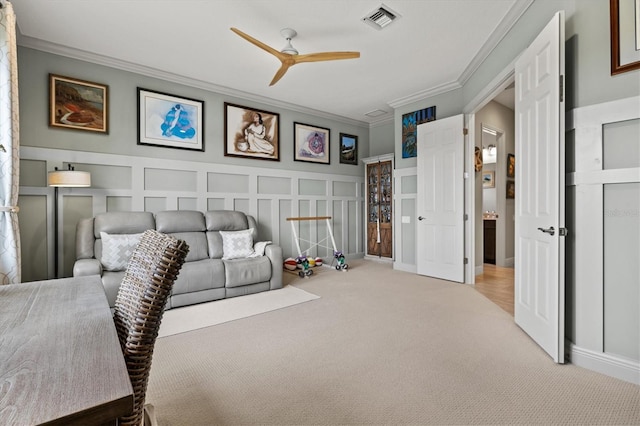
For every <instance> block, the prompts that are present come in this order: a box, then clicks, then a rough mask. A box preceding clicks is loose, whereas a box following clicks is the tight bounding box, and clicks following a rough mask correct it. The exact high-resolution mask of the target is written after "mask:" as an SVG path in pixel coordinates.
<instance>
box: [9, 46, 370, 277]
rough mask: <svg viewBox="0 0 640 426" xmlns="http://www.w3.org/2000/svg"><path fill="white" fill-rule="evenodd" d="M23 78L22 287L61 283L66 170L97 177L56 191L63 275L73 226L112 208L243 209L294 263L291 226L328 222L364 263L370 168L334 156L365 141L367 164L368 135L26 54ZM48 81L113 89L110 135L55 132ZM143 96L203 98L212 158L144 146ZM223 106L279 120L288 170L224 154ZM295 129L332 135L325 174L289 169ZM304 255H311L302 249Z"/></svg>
mask: <svg viewBox="0 0 640 426" xmlns="http://www.w3.org/2000/svg"><path fill="white" fill-rule="evenodd" d="M18 69H19V89H20V121H21V123H20V124H21V126H20V127H21V147H22V148H21V169H22V170H21V181H20V198H19V205H20V206H21V211H20V215H19V219H20V226H21V229H22V230H23V231H22V254H23V256H22V259H23V261H22V266H23V267H22V269H23V272H22V276H23V280H24V281H32V280H37V279H46V278H47V277H52V276H53V275H52V274H53V265H52V263H53V253H54V244H53V235H54V232H53V219H52V217H53V189H52V188H48V187H47V186H46V185H47V184H46V174H47V171H51V170H53V168H54V167H65V166H66V165H67V164H68V163H72V164H74V165H75V166H76V169H77V170H85V171H90V172H91V173H92V187H91V188H88V189H76V188H74V189H68V188H63V189H61V190H60V197H59V200H60V203H61V208H60V210H59V211H60V212H61V215H60V223H61V224H62V225H63V231H62V235H61V241H62V243H61V244H62V245H61V251H60V256H61V259H62V263H63V268H62V272H63V273H62V275H63V276H69V275H71V273H72V272H71V268H72V265H73V260H74V257H75V245H74V238H75V225H76V223H77V221H78V220H79V219H81V218H83V217H91V216H93V215H95V214H97V213H100V212H103V211H113V210H120V211H122V210H146V211H153V212H156V211H159V210H165V209H166V210H172V209H181V210H185V209H190V210H201V211H203V210H209V209H232V210H241V211H244V212H246V213H248V214H252V215H254V216H256V219H258V221H259V225H260V230H259V231H260V232H259V233H260V234H261V238H262V239H264V240H273V241H274V243H279V244H281V245H282V246H283V249H284V253H285V256H296V255H297V254H298V253H297V248H296V247H295V244H294V241H293V236H292V231H291V227H290V222H288V221H286V218H287V217H292V216H293V217H296V216H314V215H318V216H324V215H329V216H332V217H333V219H332V225H333V232H334V234H335V238H336V246H337V248H338V249H339V250H342V251H344V252H345V254H347V256H350V257H362V256H363V255H364V249H363V242H364V237H363V232H362V223H363V217H364V216H363V199H362V188H363V181H364V166H363V165H362V164H361V163H360V162H359V164H357V165H350V164H340V162H339V149H338V147H339V134H340V133H341V132H343V133H348V134H353V135H357V136H358V142H359V146H358V158H359V159H360V158H364V157H365V156H368V155H369V127H368V125H366V124H364V123H360V122H355V121H353V120H346V119H342V118H341V117H337V116H336V117H335V118H334V117H331V116H329V115H328V114H326V115H324V116H314V115H310V114H308V113H305V112H304V111H303V110H299V111H296V110H294V109H286V108H283V107H282V106H273V105H268V104H266V103H257V102H254V101H248V100H244V99H241V98H236V97H231V96H225V95H221V94H219V93H215V92H212V91H208V90H204V89H203V88H201V87H195V86H194V87H192V86H187V85H184V84H178V83H175V82H171V81H164V80H159V79H157V78H151V77H148V76H145V75H142V74H136V73H133V72H128V71H123V70H120V69H115V68H111V67H107V66H103V65H98V64H92V63H88V62H84V61H80V60H75V59H70V58H67V57H63V56H58V55H54V54H50V53H46V52H42V51H38V50H34V49H30V48H23V47H20V48H19V50H18ZM49 73H53V74H59V75H63V76H69V77H74V78H78V79H82V80H89V81H94V82H98V83H102V84H107V85H108V86H109V104H110V105H109V108H108V110H109V133H108V134H97V133H93V132H85V131H80V130H68V129H60V128H51V127H49V126H48V96H49V95H48V93H49V89H48V82H49V79H48V75H49ZM195 84H197V83H195V82H194V85H195ZM137 87H142V88H145V89H149V90H154V91H158V92H164V93H169V94H172V95H176V96H184V97H187V98H193V99H199V100H203V101H204V125H205V129H204V148H205V150H204V152H199V151H188V150H180V149H172V148H161V147H151V146H144V145H138V144H137V140H138V137H137V118H136V117H137V90H136V88H137ZM224 102H231V103H235V104H239V105H243V106H247V107H251V108H256V109H263V110H266V111H270V112H275V113H279V114H280V123H279V124H280V138H279V144H280V161H264V160H258V159H246V158H234V157H225V156H224V145H223V140H224ZM294 122H301V123H306V124H311V125H315V126H319V127H325V128H329V129H330V133H331V134H330V144H331V145H330V164H329V165H326V164H317V163H307V162H299V161H294V160H293V123H294ZM299 226H300V228H299V229H298V232H299V236H300V237H301V238H306V239H307V240H309V241H310V242H317V241H318V240H319V239H321V238H324V237H325V236H326V224H325V223H318V224H315V223H308V222H307V223H301V224H300V225H299ZM310 244H311V243H310ZM310 244H308V245H310ZM308 245H307V246H308ZM324 245H327V242H326V241H325V242H324ZM328 245H329V246H331V243H330V242H329V244H328ZM301 250H303V251H304V250H305V245H304V244H301ZM317 250H319V253H320V255H321V256H325V255H329V256H330V255H331V254H332V253H331V250H328V249H324V248H314V249H313V251H317ZM329 261H330V260H329Z"/></svg>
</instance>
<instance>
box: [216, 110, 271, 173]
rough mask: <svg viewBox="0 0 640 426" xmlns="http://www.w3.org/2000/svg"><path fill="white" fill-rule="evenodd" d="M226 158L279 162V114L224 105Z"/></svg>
mask: <svg viewBox="0 0 640 426" xmlns="http://www.w3.org/2000/svg"><path fill="white" fill-rule="evenodd" d="M224 134H225V140H224V155H225V156H228V157H244V158H256V159H259V160H272V161H280V114H278V113H275V112H269V111H264V110H261V109H256V108H250V107H245V106H240V105H234V104H231V103H227V102H225V104H224Z"/></svg>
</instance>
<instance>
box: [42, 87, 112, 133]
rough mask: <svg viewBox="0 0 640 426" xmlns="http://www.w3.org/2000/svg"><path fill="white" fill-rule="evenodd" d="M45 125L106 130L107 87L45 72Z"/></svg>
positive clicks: (89, 130) (106, 131) (94, 130)
mask: <svg viewBox="0 0 640 426" xmlns="http://www.w3.org/2000/svg"><path fill="white" fill-rule="evenodd" d="M49 126H51V127H58V128H64V129H73V130H83V131H88V132H97V133H109V86H107V85H105V84H100V83H94V82H91V81H86V80H79V79H77V78H71V77H63V76H61V75H55V74H49Z"/></svg>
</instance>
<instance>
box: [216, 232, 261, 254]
mask: <svg viewBox="0 0 640 426" xmlns="http://www.w3.org/2000/svg"><path fill="white" fill-rule="evenodd" d="M251 234H253V228H249V229H244V230H242V231H220V236H221V237H222V258H223V259H225V260H229V259H240V258H244V257H249V256H251V255H252V254H253V237H252V236H251Z"/></svg>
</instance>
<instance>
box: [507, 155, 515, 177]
mask: <svg viewBox="0 0 640 426" xmlns="http://www.w3.org/2000/svg"><path fill="white" fill-rule="evenodd" d="M507 177H510V178H514V177H516V156H515V155H513V154H507Z"/></svg>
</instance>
